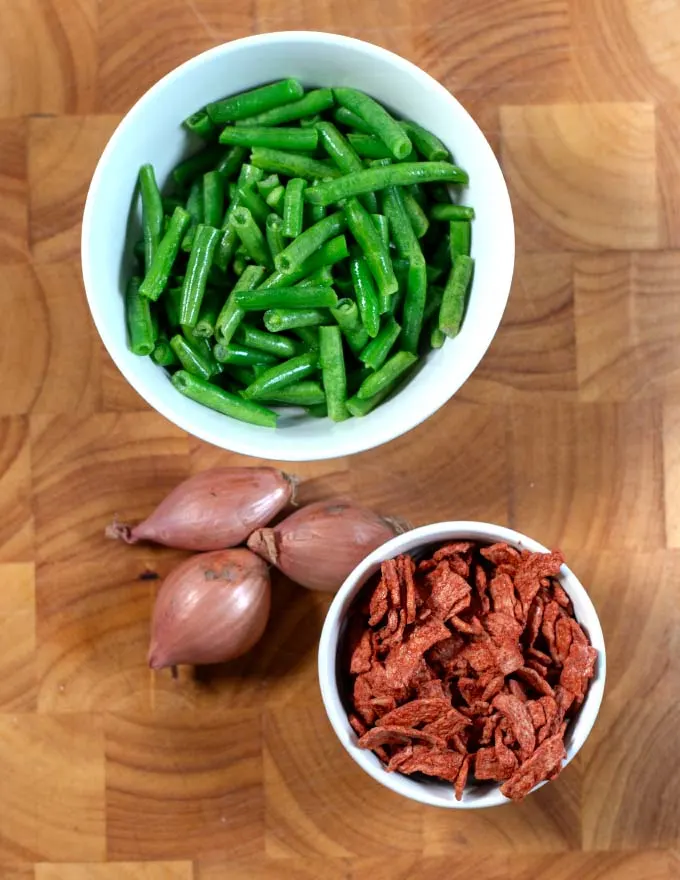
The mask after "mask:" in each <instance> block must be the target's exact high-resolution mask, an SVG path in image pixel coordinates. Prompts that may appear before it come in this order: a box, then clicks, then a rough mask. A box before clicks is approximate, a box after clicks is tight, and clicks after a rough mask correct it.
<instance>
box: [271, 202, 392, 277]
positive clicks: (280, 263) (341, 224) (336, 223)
mask: <svg viewBox="0 0 680 880" xmlns="http://www.w3.org/2000/svg"><path fill="white" fill-rule="evenodd" d="M369 222H370V220H369ZM346 225H347V224H346V221H345V215H344V214H343V213H342V212H341V211H338V212H336V213H335V214H329V215H328V217H324V218H323V220H319V222H318V223H315V224H314V226H310V227H309V229H305V231H304V232H303V233H302V234H301V235H298V237H297V238H296V239H295V241H292V242H291V243H290V244H289V245H288V247H287V248H285V250H283V251H281V253H280V254H277V255H276V259H275V260H274V263H275V265H276V268H277V270H278V271H279V272H284V273H285V274H288V275H290V274H292V273H293V272H295V270H296V269H299V268H300V266H301V265H302V264H303V263H304V261H305V260H306V259H307V258H308V257H311V256H312V254H314V253H315V251H318V249H319V248H320V247H321V245H322V244H324V243H325V242H326V241H327V240H328V239H329V238H332V237H333V236H336V235H338V233H340V232H343V231H344V229H345V226H346ZM376 235H377V233H376Z"/></svg>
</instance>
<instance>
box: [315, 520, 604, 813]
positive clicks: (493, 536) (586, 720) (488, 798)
mask: <svg viewBox="0 0 680 880" xmlns="http://www.w3.org/2000/svg"><path fill="white" fill-rule="evenodd" d="M467 538H469V539H471V540H478V541H480V542H489V541H491V542H492V543H493V542H496V541H506V542H507V543H508V544H510V545H512V546H515V547H517V548H518V549H527V550H531V551H533V552H541V553H547V552H549V551H548V548H547V547H545V546H544V545H543V544H541V543H539V542H538V541H536V540H534V539H533V538H530V537H528V536H527V535H524V534H522V533H521V532H518V531H515V530H514V529H510V528H507V527H506V526H499V525H495V524H493V523H486V522H481V521H473V520H450V521H444V522H437V523H432V524H430V525H426V526H420V527H418V528H415V529H412V530H411V531H408V532H405V533H404V534H401V535H397V536H396V537H394V538H391V539H390V540H389V541H387V542H385V543H384V544H382V545H381V546H380V547H378V548H376V549H375V550H374V551H373V552H372V553H369V555H368V556H367V557H366V558H365V559H364V560H363V561H362V562H360V563H359V565H357V566H356V567H355V568H354V570H353V571H352V572H351V573H350V574H349V575H348V577H347V578H346V579H345V581H344V583H343V584H342V586H341V587H340V589H339V590H338V592H337V593H336V594H335V597H334V599H333V602H332V603H331V606H330V608H329V609H328V612H327V614H326V619H325V620H324V624H323V629H322V632H321V638H320V640H319V649H318V676H319V687H320V690H321V698H322V701H323V704H324V708H325V710H326V715H327V716H328V720H329V722H330V724H331V727H332V728H333V731H334V733H335V735H336V736H337V738H338V739H339V740H340V742H341V744H342V746H343V747H344V748H345V751H347V752H348V754H349V755H350V757H351V758H352V759H353V760H354V761H355V762H356V763H357V764H358V765H359V766H360V767H361V768H362V770H364V771H365V772H366V773H368V774H369V776H371V777H372V778H373V779H374V780H375V781H376V782H379V783H380V784H381V785H383V786H385V787H386V788H388V789H389V790H390V791H393V792H394V793H395V794H399V795H401V796H402V797H407V798H410V799H411V800H415V801H418V802H419V803H422V804H427V805H430V806H435V807H442V808H444V809H447V808H448V809H459V810H461V809H462V810H466V809H468V810H469V809H483V808H487V807H493V806H501V805H504V804H509V803H512V801H511V800H509V799H508V798H506V797H505V796H504V795H503V794H501V791H500V785H494V786H492V787H490V790H489V791H488V792H485V793H483V794H481V795H480V796H479V797H478V798H476V799H474V800H471V801H468V802H467V803H466V800H465V795H463V800H462V801H456V800H455V799H453V798H450V800H449V799H446V800H445V799H440V798H438V797H436V796H435V795H434V794H432V792H431V790H430V789H429V788H427V787H425V786H424V785H422V784H421V783H419V782H417V781H415V780H412V779H409V778H408V777H404V776H403V775H402V774H399V773H387V772H386V771H385V770H384V768H383V765H382V764H381V763H380V761H379V760H378V758H377V757H376V756H375V755H373V753H372V752H369V751H366V750H363V749H359V748H357V746H356V744H355V743H356V739H357V736H356V733H355V732H354V731H353V730H352V728H351V726H350V724H349V721H348V718H347V712H346V710H345V708H344V706H343V704H342V700H341V698H340V692H339V688H338V684H337V674H336V659H337V651H338V643H339V637H340V628H341V623H342V621H343V619H344V617H345V615H346V614H347V612H348V610H349V608H350V607H351V605H352V603H353V601H354V598H355V596H356V594H357V593H358V592H359V590H360V589H361V588H362V587H363V585H364V584H365V583H366V582H367V580H368V579H369V578H370V577H372V576H373V574H374V573H375V572H376V571H377V570H378V569H379V568H380V563H381V562H383V561H384V560H386V559H391V558H392V557H394V556H396V555H398V554H399V553H404V552H409V551H410V550H413V549H416V548H418V547H421V546H424V545H430V544H436V543H442V542H445V541H450V540H460V539H467ZM559 580H560V583H561V584H562V586H563V587H564V589H565V591H566V592H567V594H568V595H569V597H570V598H572V599H577V600H578V603H579V604H580V605H581V606H582V607H584V608H585V610H586V612H587V614H586V615H583V614H582V615H581V622H582V623H583V625H584V626H585V627H586V629H587V631H588V635H589V638H590V641H591V644H592V645H593V647H595V648H597V650H598V658H597V662H596V667H595V675H594V677H593V678H592V679H591V681H590V686H589V688H588V693H587V694H586V698H585V700H584V702H583V705H582V706H581V708H580V711H579V713H578V715H577V716H576V717H575V719H574V721H573V725H572V728H571V733H570V736H571V743H570V746H569V748H568V749H567V757H566V759H565V760H564V761H563V763H562V767H563V768H564V767H566V766H567V765H568V764H569V763H571V761H572V760H573V759H574V758H575V757H576V755H577V754H578V752H579V751H580V750H581V748H582V746H583V744H584V743H585V741H586V739H587V738H588V736H589V734H590V731H591V730H592V728H593V725H594V724H595V720H596V718H597V715H598V712H599V709H600V705H601V703H602V698H603V695H604V687H605V680H606V672H607V655H606V648H605V642H604V635H603V633H602V626H601V624H600V620H599V617H598V614H597V611H596V610H595V606H594V605H593V602H592V600H591V598H590V596H589V595H588V592H587V591H586V589H585V587H584V586H583V584H582V583H581V582H580V580H579V579H578V578H577V577H576V575H575V574H574V573H573V571H572V570H571V569H570V568H569V567H568V566H567V565H565V564H563V565H562V567H561V569H560V574H559ZM565 581H566V582H568V583H565ZM585 617H587V623H586V620H585ZM403 780H408V782H409V783H410V785H404V783H403ZM546 782H547V780H545V781H543V782H541V783H539V784H538V785H537V786H535V787H534V788H533V789H532V790H531V792H529V794H533V792H535V791H537V790H538V789H539V788H542V787H543V786H544V785H545V784H546ZM446 790H447V791H448V792H449V796H450V789H449V788H448V787H447V788H446Z"/></svg>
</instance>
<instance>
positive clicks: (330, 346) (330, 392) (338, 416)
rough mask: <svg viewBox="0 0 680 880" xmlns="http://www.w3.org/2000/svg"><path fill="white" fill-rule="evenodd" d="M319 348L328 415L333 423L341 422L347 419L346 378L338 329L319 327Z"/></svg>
mask: <svg viewBox="0 0 680 880" xmlns="http://www.w3.org/2000/svg"><path fill="white" fill-rule="evenodd" d="M319 346H320V347H319V366H320V367H321V378H322V381H323V389H324V392H325V394H326V407H327V409H328V415H329V417H330V418H331V420H332V421H334V422H343V421H344V420H345V419H346V418H348V412H347V406H346V402H347V376H346V374H345V358H344V355H343V352H342V336H341V334H340V328H339V327H320V328H319Z"/></svg>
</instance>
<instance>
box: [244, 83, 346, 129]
mask: <svg viewBox="0 0 680 880" xmlns="http://www.w3.org/2000/svg"><path fill="white" fill-rule="evenodd" d="M332 106H333V92H332V91H331V90H330V89H313V90H312V91H311V92H307V94H306V95H305V96H304V97H302V98H300V100H299V101H291V102H290V103H289V104H282V105H281V106H280V107H273V108H272V109H271V110H265V111H264V112H263V113H258V114H257V115H255V116H248V117H247V118H245V119H239V120H237V122H236V125H237V126H243V125H269V126H272V125H282V124H283V123H284V122H292V121H293V120H295V119H303V118H304V117H305V116H310V115H312V114H313V113H322V112H323V111H324V110H327V109H328V108H329V107H332Z"/></svg>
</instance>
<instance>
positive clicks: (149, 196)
mask: <svg viewBox="0 0 680 880" xmlns="http://www.w3.org/2000/svg"><path fill="white" fill-rule="evenodd" d="M139 190H140V192H141V195H142V232H143V233H144V271H145V272H148V271H149V267H150V266H151V263H152V262H153V258H154V256H155V255H156V251H157V250H158V245H159V243H160V240H161V236H162V234H163V211H164V208H163V200H162V199H161V194H160V190H159V189H158V184H157V183H156V175H155V174H154V170H153V165H142V167H141V168H140V169H139Z"/></svg>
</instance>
